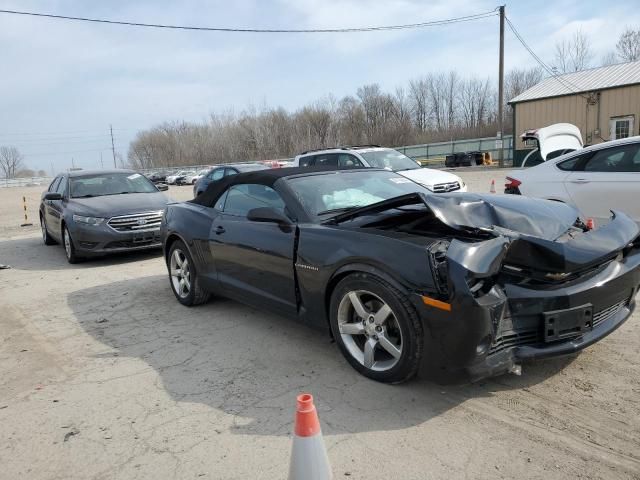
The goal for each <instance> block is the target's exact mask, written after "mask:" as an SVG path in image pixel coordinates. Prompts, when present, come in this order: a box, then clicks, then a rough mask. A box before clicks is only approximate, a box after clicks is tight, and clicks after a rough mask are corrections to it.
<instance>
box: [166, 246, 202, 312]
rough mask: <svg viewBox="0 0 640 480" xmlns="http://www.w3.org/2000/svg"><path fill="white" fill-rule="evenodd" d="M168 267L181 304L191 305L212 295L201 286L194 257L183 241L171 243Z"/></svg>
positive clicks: (170, 281)
mask: <svg viewBox="0 0 640 480" xmlns="http://www.w3.org/2000/svg"><path fill="white" fill-rule="evenodd" d="M167 267H168V268H169V283H171V290H173V294H174V295H175V296H176V298H177V299H178V301H179V302H180V303H181V304H183V305H186V306H188V307H191V306H193V305H200V304H201V303H205V302H206V301H207V300H209V297H210V296H211V295H210V293H209V292H207V291H205V290H203V289H202V287H201V286H200V282H199V280H198V273H197V271H196V268H195V265H194V263H193V259H192V258H191V254H190V253H189V250H188V249H187V246H186V245H185V244H184V243H183V242H182V241H180V240H178V241H176V242H174V243H173V245H171V249H170V250H169V257H168V259H167Z"/></svg>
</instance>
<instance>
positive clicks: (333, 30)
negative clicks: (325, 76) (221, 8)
mask: <svg viewBox="0 0 640 480" xmlns="http://www.w3.org/2000/svg"><path fill="white" fill-rule="evenodd" d="M0 13H6V14H11V15H25V16H30V17H43V18H51V19H56V20H72V21H78V22H93V23H106V24H110V25H125V26H129V27H145V28H166V29H172V30H196V31H207V32H224V33H360V32H378V31H385V30H407V29H414V28H426V27H435V26H439V25H450V24H452V23H459V22H470V21H474V20H481V19H483V18H488V17H492V16H495V15H497V13H496V11H495V10H492V11H490V12H484V13H477V14H475V15H467V16H463V17H456V18H447V19H442V20H432V21H428V22H421V23H408V24H403V25H382V26H370V27H349V28H312V29H273V28H226V27H196V26H187V25H167V24H159V23H141V22H130V21H121V20H106V19H103V18H89V17H72V16H67V15H53V14H50V13H37V12H24V11H18V10H0Z"/></svg>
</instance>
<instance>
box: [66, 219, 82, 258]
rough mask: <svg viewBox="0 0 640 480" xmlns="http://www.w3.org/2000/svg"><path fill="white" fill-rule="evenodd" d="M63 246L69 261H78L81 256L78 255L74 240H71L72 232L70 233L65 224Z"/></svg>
mask: <svg viewBox="0 0 640 480" xmlns="http://www.w3.org/2000/svg"><path fill="white" fill-rule="evenodd" d="M62 228H63V231H62V246H63V247H64V252H65V254H66V256H67V261H68V262H69V263H78V261H79V260H80V257H78V255H76V249H75V247H74V246H73V240H71V234H69V229H68V228H67V227H66V226H65V227H62Z"/></svg>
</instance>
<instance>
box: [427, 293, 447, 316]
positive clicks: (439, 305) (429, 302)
mask: <svg viewBox="0 0 640 480" xmlns="http://www.w3.org/2000/svg"><path fill="white" fill-rule="evenodd" d="M422 301H423V302H424V304H425V305H429V306H431V307H435V308H439V309H440V310H444V311H446V312H450V311H451V304H450V303H447V302H441V301H440V300H436V299H435V298H431V297H425V296H423V297H422Z"/></svg>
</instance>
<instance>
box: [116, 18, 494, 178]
mask: <svg viewBox="0 0 640 480" xmlns="http://www.w3.org/2000/svg"><path fill="white" fill-rule="evenodd" d="M503 30H504V28H503ZM109 130H111V152H112V153H113V168H118V165H116V147H114V146H113V125H109Z"/></svg>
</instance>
